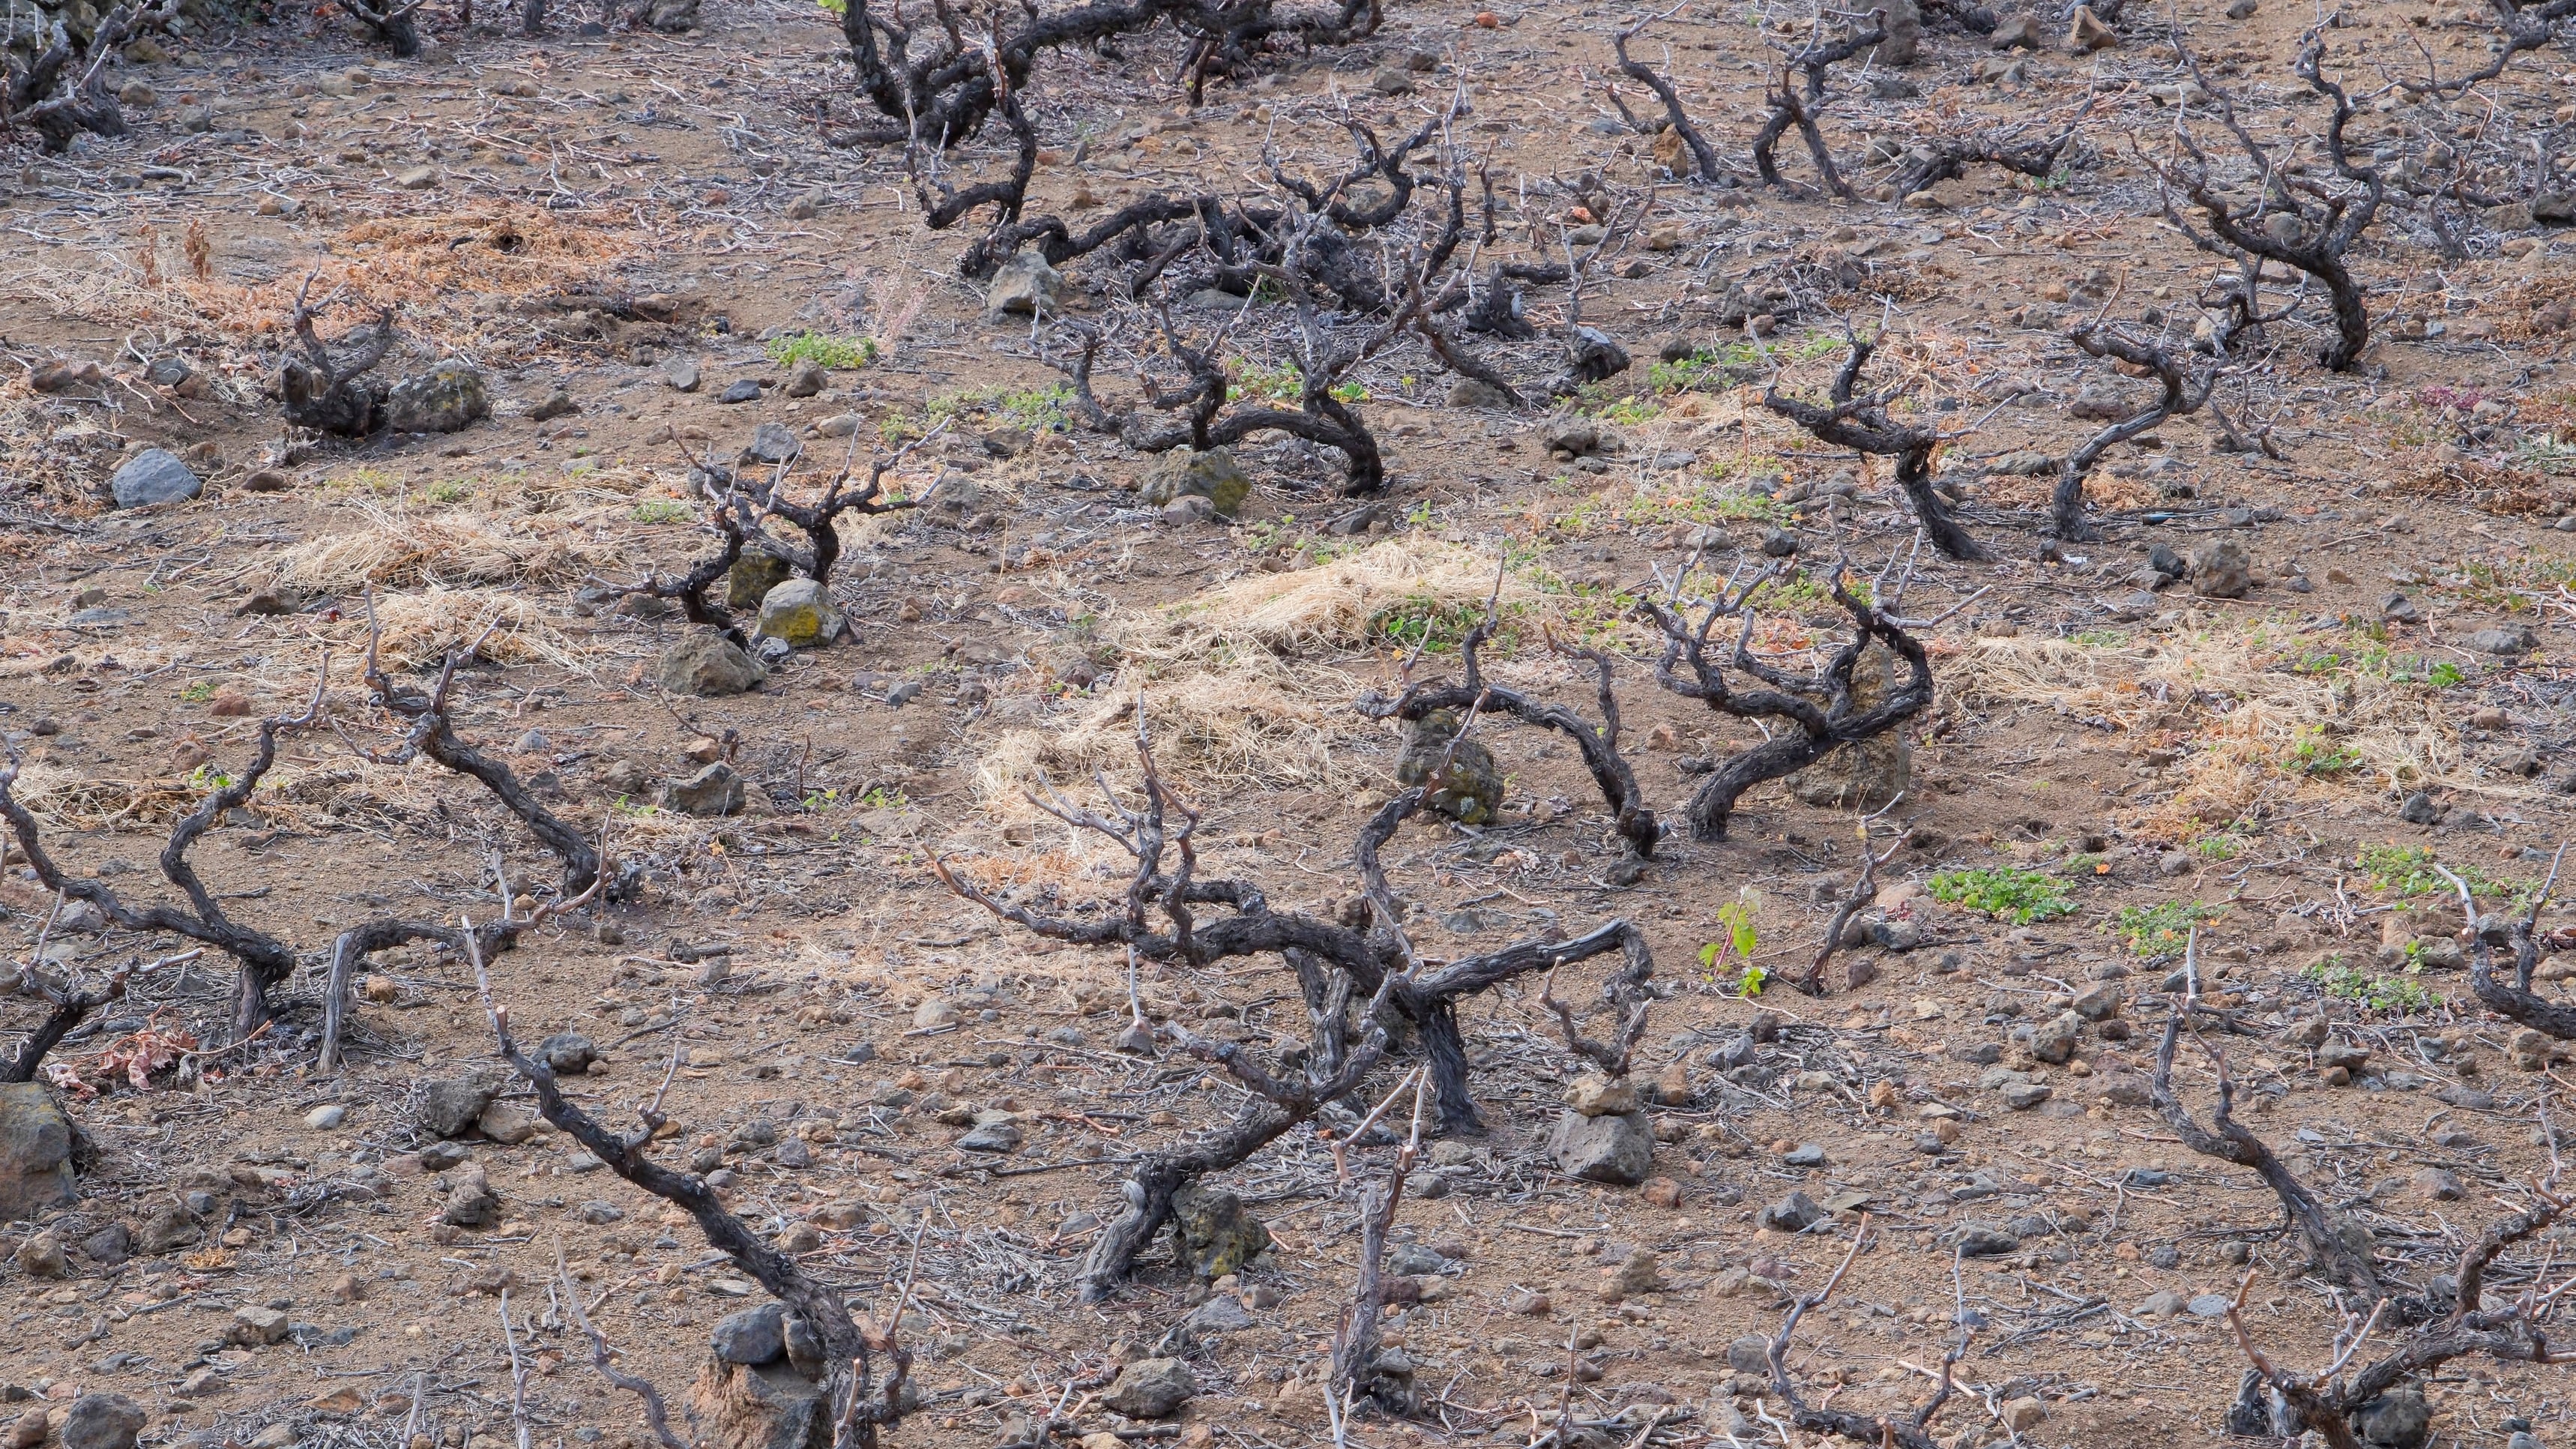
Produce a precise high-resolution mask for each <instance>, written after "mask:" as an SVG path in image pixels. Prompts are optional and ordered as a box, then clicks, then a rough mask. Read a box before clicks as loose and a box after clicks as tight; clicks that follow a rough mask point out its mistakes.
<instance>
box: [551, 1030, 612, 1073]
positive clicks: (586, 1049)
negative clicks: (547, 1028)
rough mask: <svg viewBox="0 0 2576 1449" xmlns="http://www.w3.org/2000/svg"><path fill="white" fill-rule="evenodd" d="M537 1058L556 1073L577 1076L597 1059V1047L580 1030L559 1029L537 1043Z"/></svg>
mask: <svg viewBox="0 0 2576 1449" xmlns="http://www.w3.org/2000/svg"><path fill="white" fill-rule="evenodd" d="M537 1060H539V1061H541V1062H544V1063H545V1064H546V1065H547V1066H549V1067H552V1068H554V1070H555V1072H556V1073H557V1074H558V1075H561V1076H566V1077H577V1076H579V1075H581V1074H582V1073H583V1072H586V1071H589V1070H590V1064H591V1063H592V1062H595V1061H597V1060H599V1048H598V1047H597V1046H596V1045H595V1044H593V1043H592V1041H591V1039H590V1038H589V1037H586V1036H583V1035H582V1034H581V1033H580V1032H577V1031H559V1032H556V1033H555V1034H554V1035H553V1036H550V1037H547V1038H546V1039H545V1040H544V1041H541V1042H539V1043H537Z"/></svg>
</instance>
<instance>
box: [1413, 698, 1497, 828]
mask: <svg viewBox="0 0 2576 1449" xmlns="http://www.w3.org/2000/svg"><path fill="white" fill-rule="evenodd" d="M1463 723H1464V722H1463V721H1462V720H1461V719H1460V718H1459V715H1458V712H1457V711H1456V710H1449V709H1435V710H1433V711H1431V712H1430V713H1429V714H1426V715H1424V716H1423V717H1422V718H1420V719H1418V720H1415V721H1414V722H1413V723H1412V725H1411V726H1410V727H1408V728H1407V729H1406V730H1405V732H1404V752H1403V753H1402V754H1400V755H1398V756H1397V757H1396V761H1395V778H1396V781H1397V783H1399V784H1402V785H1407V786H1413V785H1420V784H1424V783H1426V782H1428V781H1429V780H1430V778H1431V775H1432V773H1433V772H1434V771H1436V770H1439V769H1440V762H1441V760H1442V759H1443V758H1444V757H1445V758H1447V760H1448V762H1449V765H1448V769H1447V770H1446V771H1445V772H1443V773H1442V774H1441V778H1440V782H1439V788H1438V789H1436V790H1434V791H1432V793H1431V798H1430V800H1429V801H1428V802H1427V803H1428V804H1429V805H1430V806H1431V808H1432V809H1434V810H1437V811H1439V812H1440V813H1441V814H1443V815H1446V816H1448V817H1449V818H1450V819H1452V820H1455V821H1458V822H1459V823H1461V824H1464V825H1483V824H1486V823H1488V822H1490V821H1491V820H1492V819H1493V818H1494V812H1495V811H1496V810H1497V809H1499V808H1500V807H1501V805H1502V803H1503V772H1502V770H1501V769H1500V767H1498V766H1497V765H1495V763H1494V754H1493V751H1491V750H1488V749H1486V748H1485V747H1484V746H1483V745H1480V744H1478V743H1477V742H1475V741H1474V740H1459V741H1458V748H1457V749H1456V750H1455V751H1452V750H1451V749H1450V748H1449V742H1450V741H1451V740H1456V739H1457V738H1458V731H1459V729H1460V728H1461V727H1462V726H1463Z"/></svg>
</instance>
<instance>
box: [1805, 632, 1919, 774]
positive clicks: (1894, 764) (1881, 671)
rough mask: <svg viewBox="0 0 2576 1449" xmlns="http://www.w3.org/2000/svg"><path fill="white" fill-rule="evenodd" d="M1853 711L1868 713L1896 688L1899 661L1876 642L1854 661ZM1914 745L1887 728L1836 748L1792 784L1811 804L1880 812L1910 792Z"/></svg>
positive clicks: (1902, 734)
mask: <svg viewBox="0 0 2576 1449" xmlns="http://www.w3.org/2000/svg"><path fill="white" fill-rule="evenodd" d="M1851 679H1852V712H1853V713H1854V714H1865V713H1867V712H1868V711H1870V710H1873V709H1876V708H1878V707H1879V705H1881V704H1883V703H1885V702H1886V700H1887V696H1888V695H1889V694H1890V693H1891V692H1892V691H1894V689H1895V688H1896V658H1895V656H1894V655H1893V654H1890V653H1889V652H1888V650H1887V646H1885V645H1883V644H1878V643H1872V644H1871V645H1870V646H1869V647H1868V648H1867V649H1864V650H1862V651H1861V656H1860V657H1859V658H1858V659H1855V660H1853V661H1852V675H1851ZM1913 774H1914V744H1913V741H1912V740H1911V739H1910V738H1909V737H1908V732H1907V731H1905V730H1903V729H1892V730H1888V731H1886V732H1885V733H1883V734H1880V735H1878V736H1876V737H1874V738H1871V739H1866V740H1863V741H1861V742H1860V743H1858V744H1856V745H1846V746H1844V747H1842V748H1841V749H1837V750H1835V751H1834V752H1833V753H1831V754H1829V755H1827V756H1826V757H1825V758H1824V759H1822V760H1820V761H1818V762H1817V763H1816V764H1815V766H1814V767H1812V768H1810V769H1808V770H1805V771H1802V772H1801V773H1800V774H1799V775H1798V777H1797V778H1796V779H1795V780H1793V781H1791V782H1790V788H1791V789H1792V790H1793V791H1795V792H1796V794H1797V796H1798V798H1799V799H1801V800H1804V801H1806V802H1807V803H1808V804H1810V805H1823V806H1829V807H1838V808H1843V809H1862V810H1875V809H1877V808H1878V807H1879V806H1881V805H1884V804H1886V803H1887V802H1888V801H1890V800H1893V799H1895V798H1896V797H1897V796H1899V795H1902V794H1904V793H1905V790H1906V787H1907V785H1908V784H1910V783H1911V782H1912V780H1913Z"/></svg>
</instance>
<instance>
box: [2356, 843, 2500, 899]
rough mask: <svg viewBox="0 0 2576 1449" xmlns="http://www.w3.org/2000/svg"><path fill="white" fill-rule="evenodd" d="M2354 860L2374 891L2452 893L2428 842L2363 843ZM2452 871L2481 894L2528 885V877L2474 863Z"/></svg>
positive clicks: (2453, 867)
mask: <svg viewBox="0 0 2576 1449" xmlns="http://www.w3.org/2000/svg"><path fill="white" fill-rule="evenodd" d="M2355 864H2357V865H2359V866H2360V867H2361V871H2362V875H2363V876H2364V877H2365V878H2366V879H2367V880H2368V882H2369V885H2370V888H2371V889H2372V890H2375V891H2388V892H2390V893H2392V894H2395V895H2397V896H2399V897H2403V898H2412V897H2415V896H2428V895H2451V894H2454V891H2453V889H2452V886H2451V883H2450V882H2449V881H2447V880H2444V879H2443V878H2442V874H2441V872H2440V871H2438V870H2436V869H2435V868H2434V851H2433V848H2432V847H2431V846H2427V845H2365V846H2363V847H2362V848H2361V853H2360V856H2359V858H2358V859H2357V860H2356V861H2355ZM2443 864H2445V865H2449V866H2450V870H2451V873H2452V874H2453V875H2456V876H2458V877H2459V878H2460V879H2461V880H2462V881H2465V882H2467V884H2468V887H2469V890H2470V892H2471V893H2472V894H2475V895H2481V896H2515V895H2519V894H2521V893H2523V892H2525V891H2528V890H2530V889H2531V885H2530V883H2529V882H2527V881H2522V880H2516V879H2514V878H2512V877H2510V876H2495V875H2489V874H2487V873H2486V872H2485V871H2483V870H2481V869H2479V868H2478V867H2477V866H2476V865H2474V864H2471V863H2468V862H2465V861H2464V862H2462V863H2460V864H2457V865H2451V864H2450V862H2447V861H2445V862H2443Z"/></svg>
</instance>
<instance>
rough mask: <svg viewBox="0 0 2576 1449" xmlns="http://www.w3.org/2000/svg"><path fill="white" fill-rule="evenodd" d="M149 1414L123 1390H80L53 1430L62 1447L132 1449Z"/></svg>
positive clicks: (64, 1448)
mask: <svg viewBox="0 0 2576 1449" xmlns="http://www.w3.org/2000/svg"><path fill="white" fill-rule="evenodd" d="M150 1422H151V1416H150V1415H148V1414H146V1413H144V1412H143V1406H142V1405H141V1404H138V1403H136V1402H134V1401H133V1400H132V1399H129V1398H127V1397H126V1396H125V1395H123V1394H83V1395H81V1396H80V1397H79V1398H77V1399H74V1400H72V1406H71V1408H70V1409H68V1410H66V1411H65V1412H64V1414H63V1422H62V1427H61V1428H60V1429H58V1430H56V1431H55V1433H56V1435H57V1438H56V1440H55V1442H56V1443H58V1444H60V1445H61V1446H62V1449H134V1445H135V1441H136V1440H137V1439H139V1438H140V1437H141V1436H142V1434H143V1426H144V1425H145V1424H147V1423H150Z"/></svg>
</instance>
